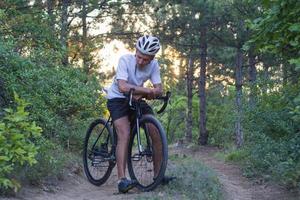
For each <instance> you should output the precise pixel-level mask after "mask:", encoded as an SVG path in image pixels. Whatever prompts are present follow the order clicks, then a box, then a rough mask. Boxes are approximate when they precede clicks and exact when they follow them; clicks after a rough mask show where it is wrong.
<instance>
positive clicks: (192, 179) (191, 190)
mask: <svg viewBox="0 0 300 200" xmlns="http://www.w3.org/2000/svg"><path fill="white" fill-rule="evenodd" d="M170 160H171V164H169V169H168V170H169V173H170V175H171V176H175V177H176V179H175V180H174V181H172V182H170V183H169V184H168V186H167V187H162V188H161V189H160V191H158V192H155V193H154V194H143V195H139V199H199V200H204V199H205V200H209V199H211V200H217V199H223V196H222V189H221V184H220V182H219V180H218V178H217V176H216V175H215V173H214V172H213V171H211V170H210V169H209V168H207V167H206V166H205V165H203V164H202V163H201V162H199V161H196V160H194V159H192V158H191V157H186V156H178V155H174V156H173V157H171V158H170ZM158 190H159V188H158Z"/></svg>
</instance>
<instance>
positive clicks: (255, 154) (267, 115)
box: [227, 87, 300, 188]
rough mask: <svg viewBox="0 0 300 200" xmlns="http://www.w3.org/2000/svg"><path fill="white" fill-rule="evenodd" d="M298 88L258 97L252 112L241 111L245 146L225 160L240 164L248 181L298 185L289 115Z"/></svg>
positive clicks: (297, 154) (295, 131)
mask: <svg viewBox="0 0 300 200" xmlns="http://www.w3.org/2000/svg"><path fill="white" fill-rule="evenodd" d="M298 90H299V88H298V87H288V88H287V87H286V88H283V89H282V90H280V91H276V92H273V93H269V94H265V95H262V96H260V98H259V99H258V100H259V101H258V104H257V107H256V108H255V109H253V108H247V109H245V112H246V113H245V120H244V122H243V124H244V128H245V146H244V147H243V148H242V149H240V150H238V151H233V152H231V153H230V154H229V155H228V156H227V159H228V160H232V161H239V162H241V163H243V166H244V171H245V174H246V175H247V176H249V177H257V176H260V177H263V178H265V179H266V180H274V181H276V182H279V183H282V184H284V185H286V186H288V187H293V188H295V187H298V188H299V185H300V173H299V163H300V145H299V141H300V137H299V128H300V127H299V123H298V121H295V120H294V119H296V118H294V116H295V115H293V112H291V111H290V110H294V108H295V107H296V106H297V105H295V104H294V101H293V100H294V98H293V96H295V95H297V93H296V91H298Z"/></svg>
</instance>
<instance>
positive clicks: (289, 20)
mask: <svg viewBox="0 0 300 200" xmlns="http://www.w3.org/2000/svg"><path fill="white" fill-rule="evenodd" d="M263 2H264V8H263V9H264V15H263V17H260V18H257V19H256V20H254V21H253V23H252V25H251V28H252V29H253V30H254V31H255V32H256V34H255V35H254V37H253V39H252V41H250V42H251V43H255V45H256V46H257V47H258V48H260V50H262V51H264V52H268V51H269V52H273V53H276V54H279V55H281V56H283V57H284V58H286V59H288V60H289V62H290V63H291V64H295V65H296V66H297V68H299V67H300V58H299V57H300V53H299V46H300V36H299V35H300V24H299V21H300V16H299V12H300V2H299V1H298V0H288V1H284V0H275V1H270V0H268V1H263Z"/></svg>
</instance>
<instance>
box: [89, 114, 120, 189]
mask: <svg viewBox="0 0 300 200" xmlns="http://www.w3.org/2000/svg"><path fill="white" fill-rule="evenodd" d="M114 152H115V141H114V137H113V133H112V130H111V128H110V126H109V124H108V123H107V120H104V119H97V120H95V121H94V122H92V123H91V125H90V127H89V129H88V131H87V133H86V137H85V141H84V149H83V166H84V172H85V174H86V176H87V178H88V180H89V182H91V183H92V184H94V185H97V186H100V185H102V184H103V183H105V181H106V180H107V179H108V178H109V176H110V174H111V171H112V169H113V167H114V166H115V155H114Z"/></svg>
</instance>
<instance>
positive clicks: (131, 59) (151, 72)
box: [106, 35, 171, 193]
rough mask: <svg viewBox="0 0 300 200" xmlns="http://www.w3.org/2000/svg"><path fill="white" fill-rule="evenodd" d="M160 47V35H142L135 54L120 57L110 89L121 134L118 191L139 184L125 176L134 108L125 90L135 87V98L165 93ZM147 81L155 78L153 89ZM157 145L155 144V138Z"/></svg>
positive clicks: (144, 108) (112, 112) (110, 104)
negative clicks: (159, 54) (157, 57)
mask: <svg viewBox="0 0 300 200" xmlns="http://www.w3.org/2000/svg"><path fill="white" fill-rule="evenodd" d="M159 49H160V44H159V40H158V38H157V37H154V36H148V35H146V36H142V37H140V38H139V39H138V40H137V42H136V51H135V55H133V54H127V55H124V56H122V57H121V58H120V59H119V63H118V67H117V71H116V75H115V77H114V80H113V82H112V84H111V86H110V87H109V88H108V90H107V97H106V98H107V99H108V100H107V108H108V110H109V112H110V115H111V117H112V120H113V123H114V126H115V128H116V131H117V136H118V141H117V148H116V160H117V171H118V190H119V192H121V193H126V192H128V191H129V190H130V189H132V188H133V187H134V186H135V185H136V182H135V181H133V180H129V179H127V178H126V176H125V169H126V165H127V154H128V142H129V137H130V108H129V105H128V103H127V102H126V98H125V96H124V93H125V92H129V90H130V89H131V88H133V89H134V92H133V97H134V98H135V99H140V98H142V97H145V98H147V99H153V98H155V97H157V96H159V95H161V94H162V84H161V78H160V69H159V65H158V62H157V60H156V59H154V57H155V54H156V53H157V52H158V51H159ZM147 80H150V81H151V83H152V85H153V87H152V88H147V87H144V83H145V82H146V81H147ZM141 107H142V113H143V114H153V111H152V109H151V107H150V106H149V105H148V104H147V103H146V102H143V103H142V106H141ZM150 132H151V130H150ZM153 145H154V146H155V141H154V139H153ZM160 159H161V158H154V171H155V168H156V167H155V166H156V165H157V164H155V162H159V160H160ZM170 179H171V178H170V177H165V178H164V180H163V182H168V181H169V180H170Z"/></svg>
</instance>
